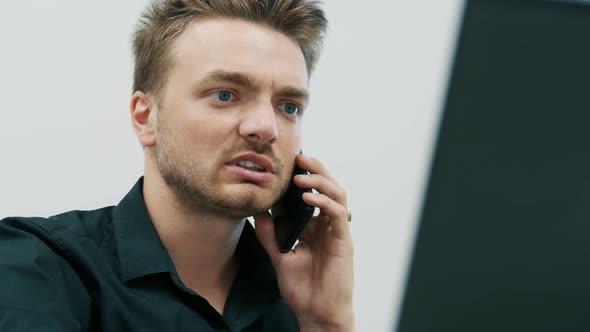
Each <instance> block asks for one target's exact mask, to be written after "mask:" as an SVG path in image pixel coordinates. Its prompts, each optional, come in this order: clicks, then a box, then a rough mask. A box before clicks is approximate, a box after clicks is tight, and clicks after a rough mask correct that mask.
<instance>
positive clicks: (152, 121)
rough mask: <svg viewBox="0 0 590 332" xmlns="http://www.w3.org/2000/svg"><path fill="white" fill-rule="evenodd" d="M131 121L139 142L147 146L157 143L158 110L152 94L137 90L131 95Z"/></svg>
mask: <svg viewBox="0 0 590 332" xmlns="http://www.w3.org/2000/svg"><path fill="white" fill-rule="evenodd" d="M130 111H131V123H132V125H133V130H135V134H136V135H137V138H138V139H139V142H140V143H141V144H142V145H143V146H144V147H146V148H149V147H152V146H154V145H156V130H155V129H156V112H157V109H156V107H155V103H154V101H153V97H152V96H151V95H147V94H145V93H143V92H141V91H136V92H135V93H134V94H133V96H132V97H131V105H130Z"/></svg>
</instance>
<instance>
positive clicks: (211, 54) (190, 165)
mask: <svg viewBox="0 0 590 332" xmlns="http://www.w3.org/2000/svg"><path fill="white" fill-rule="evenodd" d="M171 55H172V59H173V61H172V69H171V71H170V73H169V76H168V80H167V83H166V85H165V86H166V89H165V93H164V95H163V102H162V105H160V106H161V109H159V110H157V125H156V146H155V156H156V162H157V164H158V168H159V170H160V174H161V175H162V178H163V179H164V181H165V182H166V183H167V184H168V185H169V186H170V187H171V189H172V190H173V191H174V193H175V195H176V196H177V198H178V199H179V200H180V201H181V202H182V204H183V206H184V207H186V208H189V209H191V210H192V212H197V213H213V214H215V215H218V216H223V217H231V218H243V217H246V216H251V215H254V214H257V213H260V212H262V211H266V210H267V209H268V208H270V206H271V205H272V204H273V203H275V202H276V201H277V200H278V199H279V197H280V196H281V194H282V193H283V192H284V191H285V190H286V188H287V186H288V184H289V181H290V178H291V172H292V169H293V163H294V158H295V156H296V154H297V153H298V152H299V150H300V140H301V120H302V118H301V115H302V111H303V108H304V106H305V104H306V101H307V100H306V97H305V95H306V88H307V82H308V76H307V69H306V65H305V60H304V57H303V54H302V52H301V50H300V48H299V46H298V45H297V44H296V43H295V42H294V41H292V40H290V39H289V38H288V37H286V36H285V35H283V34H280V33H278V32H275V31H272V30H270V29H267V28H264V27H262V26H259V25H256V24H253V23H248V22H244V21H238V20H219V19H209V20H204V21H200V22H198V23H194V24H192V25H191V26H190V27H189V28H188V29H187V30H186V31H185V32H184V33H183V34H182V35H181V36H180V37H179V39H178V40H177V41H176V42H175V44H174V47H173V49H172V50H171ZM297 110H298V111H299V113H298V112H297ZM245 154H250V156H252V155H254V157H253V158H254V161H255V162H256V161H258V162H257V164H258V165H259V166H263V167H264V168H265V169H266V170H265V171H263V172H258V170H257V171H251V170H246V169H245V168H244V167H243V166H248V165H244V164H243V163H240V164H242V165H238V164H237V162H238V161H240V160H241V161H248V160H250V161H252V158H251V157H245V158H238V157H239V156H241V155H245ZM256 155H257V156H258V157H260V156H262V157H264V158H266V159H267V160H268V161H269V162H270V164H268V165H260V164H261V163H263V161H262V160H260V159H258V160H256V159H255V158H256V157H257V156H256ZM236 158H238V159H236ZM250 166H251V165H250ZM265 166H267V167H265ZM269 168H272V171H270V170H269Z"/></svg>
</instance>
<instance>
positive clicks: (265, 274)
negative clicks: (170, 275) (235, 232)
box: [113, 177, 280, 297]
mask: <svg viewBox="0 0 590 332" xmlns="http://www.w3.org/2000/svg"><path fill="white" fill-rule="evenodd" d="M113 224H114V228H115V238H116V241H117V249H118V252H119V262H120V266H121V274H122V277H123V280H124V281H129V280H131V279H134V278H138V277H142V276H145V275H149V274H154V273H161V272H172V268H171V265H172V264H173V263H172V260H171V259H170V257H169V256H168V252H167V251H166V248H165V247H164V245H163V244H162V242H161V240H160V237H159V235H158V233H157V232H156V229H155V228H154V225H153V224H152V221H151V219H150V217H149V215H148V213H147V209H146V207H145V203H144V199H143V177H141V178H139V180H138V181H137V182H136V183H135V185H134V186H133V188H132V189H131V190H130V191H129V193H128V194H127V195H126V196H125V197H124V198H123V200H121V202H120V203H119V205H118V206H117V207H116V209H115V212H114V217H113ZM236 255H238V259H239V261H240V266H241V267H240V274H242V276H244V277H246V278H247V279H249V280H250V281H252V282H254V283H255V284H256V286H258V287H260V288H262V289H265V290H267V291H269V292H270V294H269V295H271V296H276V297H279V296H280V293H279V290H278V286H277V282H276V274H275V271H274V269H273V268H272V264H271V262H270V258H269V257H268V255H267V253H266V251H265V250H264V248H263V247H262V244H261V243H260V242H259V241H258V239H257V238H256V234H255V231H254V227H252V225H251V224H250V223H249V222H245V223H244V230H243V231H242V235H241V237H240V240H239V242H238V246H237V248H236ZM258 287H256V288H258Z"/></svg>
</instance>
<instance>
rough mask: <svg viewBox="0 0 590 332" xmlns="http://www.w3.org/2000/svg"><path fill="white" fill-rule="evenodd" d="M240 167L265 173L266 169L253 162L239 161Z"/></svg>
mask: <svg viewBox="0 0 590 332" xmlns="http://www.w3.org/2000/svg"><path fill="white" fill-rule="evenodd" d="M238 165H239V166H242V167H244V168H248V169H253V170H257V171H264V168H262V167H260V166H258V165H256V164H255V163H253V162H251V161H245V160H244V161H238Z"/></svg>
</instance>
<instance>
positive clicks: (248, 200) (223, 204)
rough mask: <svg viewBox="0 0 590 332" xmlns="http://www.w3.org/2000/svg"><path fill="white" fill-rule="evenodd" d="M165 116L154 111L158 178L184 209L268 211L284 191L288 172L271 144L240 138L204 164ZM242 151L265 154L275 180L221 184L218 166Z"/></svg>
mask: <svg viewBox="0 0 590 332" xmlns="http://www.w3.org/2000/svg"><path fill="white" fill-rule="evenodd" d="M165 118H166V116H165V115H162V112H159V113H158V120H157V124H158V125H157V126H158V131H157V132H158V142H157V144H156V146H155V157H156V162H157V165H158V169H159V171H160V175H161V176H162V179H163V180H164V182H165V183H166V184H167V185H168V187H169V188H170V189H171V190H172V193H173V195H174V196H175V198H176V201H177V202H178V203H179V205H180V207H181V209H183V210H184V211H185V212H186V213H190V214H201V215H213V216H216V217H225V218H232V219H243V218H246V217H249V216H253V215H257V214H260V213H263V212H265V211H268V209H270V207H271V206H272V205H273V204H274V203H276V202H277V201H278V200H279V199H280V198H281V196H282V195H283V194H284V193H285V192H286V191H287V188H288V185H289V182H290V181H291V178H290V176H289V175H290V172H286V173H284V172H283V170H284V169H285V167H284V164H283V163H282V162H281V161H280V160H279V159H278V158H276V157H274V156H273V155H272V149H271V146H269V145H266V144H265V145H261V144H257V143H252V142H248V141H244V142H243V144H241V145H240V146H235V147H231V148H229V149H226V150H224V151H223V152H222V153H221V156H220V158H219V159H217V160H213V163H211V164H210V166H207V161H208V159H207V158H205V157H204V158H201V159H199V158H195V157H194V156H191V155H190V153H188V152H187V150H186V149H183V145H182V140H181V139H179V138H178V137H175V136H174V135H173V134H172V133H171V131H170V130H169V128H168V126H167V123H166V120H165ZM242 152H254V153H258V154H262V155H264V156H266V157H267V158H269V159H270V160H271V162H272V164H273V166H274V173H275V175H276V176H277V178H278V179H279V181H278V183H279V184H278V185H275V186H274V187H270V188H261V187H260V186H259V185H257V184H256V183H255V182H252V181H247V180H242V183H240V184H232V185H231V186H232V188H227V187H228V185H225V186H224V185H223V183H221V178H220V177H219V175H221V174H220V173H221V172H220V171H219V170H221V169H223V167H225V164H226V163H227V162H228V161H230V160H231V159H230V158H232V157H233V156H235V155H237V154H238V153H242Z"/></svg>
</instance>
